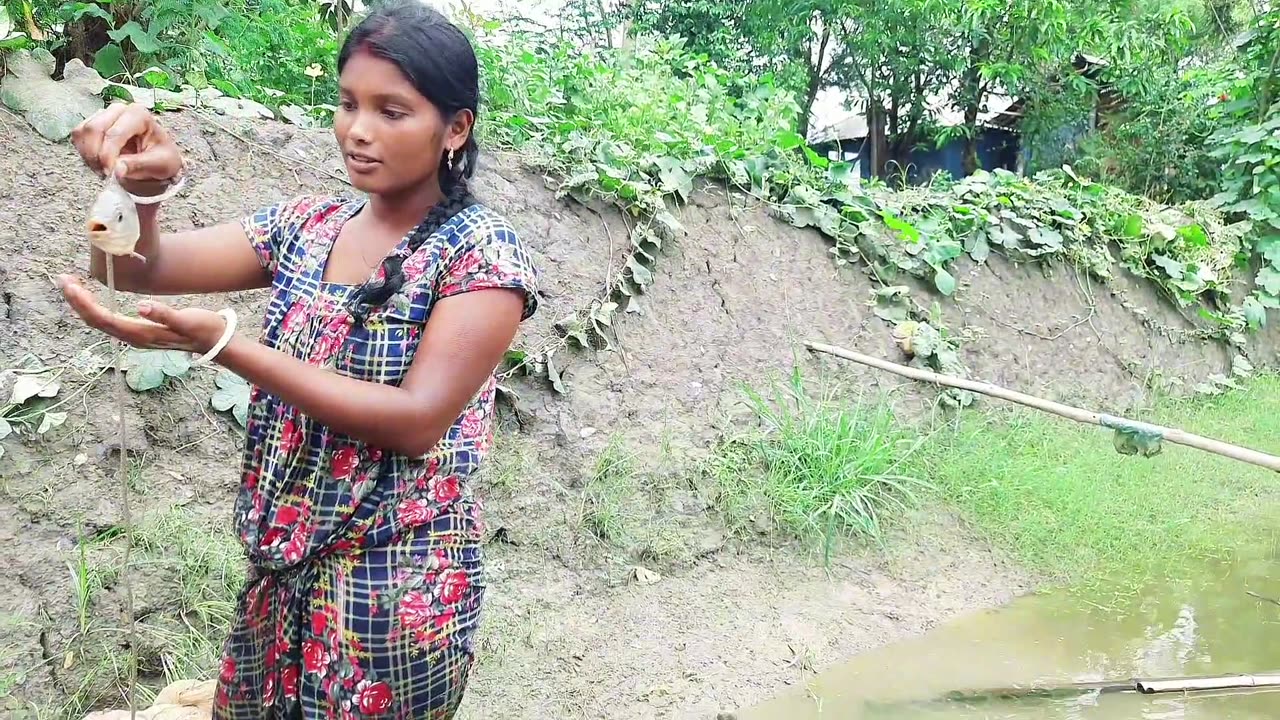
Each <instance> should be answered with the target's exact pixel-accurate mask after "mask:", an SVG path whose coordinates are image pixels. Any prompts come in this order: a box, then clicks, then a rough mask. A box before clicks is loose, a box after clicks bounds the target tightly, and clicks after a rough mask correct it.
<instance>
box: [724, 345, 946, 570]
mask: <svg viewBox="0 0 1280 720" xmlns="http://www.w3.org/2000/svg"><path fill="white" fill-rule="evenodd" d="M744 390H745V394H746V397H747V403H748V405H749V406H750V408H751V409H752V411H753V412H754V413H755V415H756V417H757V418H758V419H759V421H760V427H759V428H758V429H752V430H749V431H747V432H745V433H743V434H742V435H741V436H739V437H737V438H734V439H732V440H731V441H730V442H728V443H726V444H725V445H723V446H722V447H721V449H720V451H719V452H718V453H717V454H716V457H715V458H714V460H713V461H712V470H711V471H712V475H713V479H714V480H715V482H716V484H717V486H718V489H719V497H718V499H717V502H718V505H719V507H720V509H721V510H722V512H723V513H724V515H725V517H726V519H727V520H728V522H729V524H730V526H731V527H733V528H735V529H738V530H742V529H746V528H749V527H751V526H755V527H760V525H761V524H762V523H761V521H762V520H763V521H765V522H767V523H768V524H769V525H770V526H772V527H773V528H774V529H780V530H782V531H783V532H784V533H785V534H787V535H790V536H793V537H796V538H799V539H802V540H817V541H819V542H821V544H822V546H823V548H824V551H825V552H828V553H829V552H830V551H831V549H832V548H833V547H834V545H835V544H836V543H837V542H838V541H839V540H842V539H850V538H858V539H863V540H871V541H874V542H879V541H881V540H882V539H883V531H884V529H885V527H886V525H887V524H888V523H889V522H891V521H892V520H894V519H896V518H898V517H900V516H901V515H902V514H904V513H905V512H906V511H907V510H908V508H909V507H910V506H911V505H912V504H913V503H914V502H915V501H916V500H917V498H918V495H919V493H920V491H921V490H923V489H926V488H927V485H926V483H924V482H923V481H922V480H920V479H918V478H916V477H912V476H911V475H910V474H908V473H905V472H904V471H903V467H904V461H906V460H908V459H909V458H910V457H911V454H912V451H913V450H914V448H915V446H916V445H917V444H918V441H916V440H913V439H912V436H911V434H910V433H908V432H907V431H906V430H905V428H903V427H902V426H901V425H900V424H899V423H898V422H897V421H896V420H895V418H894V416H893V414H892V412H891V411H890V409H889V407H888V405H887V404H885V403H881V402H869V403H862V402H858V401H843V400H840V401H838V400H836V397H837V393H836V392H835V391H832V390H830V389H827V388H823V390H822V392H820V393H817V396H816V397H815V393H813V392H811V391H810V389H809V387H808V384H807V383H806V382H805V380H804V378H803V377H802V375H801V373H800V372H799V371H798V369H797V370H794V371H793V372H792V373H791V375H790V376H789V378H788V379H787V381H786V382H774V383H772V387H771V393H770V396H768V397H766V396H765V395H764V394H763V393H762V392H760V391H758V390H756V389H754V388H751V387H746V388H744Z"/></svg>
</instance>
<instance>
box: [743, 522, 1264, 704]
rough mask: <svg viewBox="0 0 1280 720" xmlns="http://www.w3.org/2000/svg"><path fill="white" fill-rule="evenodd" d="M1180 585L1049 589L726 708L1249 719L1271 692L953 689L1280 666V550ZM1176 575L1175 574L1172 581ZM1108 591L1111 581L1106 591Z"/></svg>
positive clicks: (1215, 568) (1212, 569)
mask: <svg viewBox="0 0 1280 720" xmlns="http://www.w3.org/2000/svg"><path fill="white" fill-rule="evenodd" d="M1196 575H1197V577H1196V579H1195V580H1192V581H1181V582H1176V583H1175V582H1161V583H1153V584H1149V585H1147V586H1145V587H1143V588H1141V589H1136V590H1130V591H1127V592H1123V593H1122V592H1119V591H1118V590H1115V589H1114V588H1113V589H1111V590H1102V591H1099V590H1095V591H1092V592H1090V593H1088V594H1079V593H1076V594H1068V593H1065V592H1063V593H1048V594H1041V595H1029V596H1026V597H1023V598H1020V599H1018V600H1016V601H1014V602H1013V603H1011V604H1009V605H1008V606H1006V607H1003V608H999V609H996V610H992V611H989V612H983V613H977V614H972V615H967V616H964V617H961V618H959V619H957V620H955V621H954V622H951V623H949V624H947V625H943V626H940V627H938V628H935V629H934V630H932V631H930V632H928V633H926V634H923V635H921V636H919V637H916V638H914V639H911V640H908V641H904V642H900V643H896V644H893V645H890V646H886V647H883V648H880V649H878V650H874V651H871V652H868V653H866V654H864V655H860V656H858V657H855V658H853V659H852V660H850V661H849V662H847V663H845V664H843V665H840V666H837V667H834V668H832V669H830V670H828V671H826V672H824V673H821V674H818V675H815V676H813V677H812V678H810V679H809V681H807V682H803V683H797V684H796V685H795V686H793V687H792V688H791V689H790V690H789V691H788V692H786V693H785V694H783V695H781V696H779V697H777V698H774V699H772V700H770V701H767V702H765V703H763V704H761V705H759V706H757V707H754V708H749V709H745V710H740V711H738V712H736V713H734V715H733V717H734V718H736V719H737V720H809V719H811V718H823V719H824V720H979V719H981V720H1029V719H1030V718H1036V719H1037V720H1122V719H1123V720H1209V719H1211V718H1212V720H1262V719H1263V718H1268V719H1274V718H1280V688H1275V689H1271V690H1257V689H1255V690H1251V691H1233V692H1224V691H1214V692H1211V693H1185V694H1184V693H1177V692H1174V693H1168V694H1152V695H1143V694H1138V693H1134V692H1121V693H1099V692H1097V691H1096V690H1095V691H1091V692H1079V693H1077V692H1071V693H1067V694H1064V695H1060V696H1054V697H1032V698H1028V697H1019V698H1005V699H1001V698H998V697H992V696H989V695H988V696H986V697H984V698H982V699H980V700H979V699H974V697H973V696H972V695H968V696H967V697H966V698H964V699H961V700H956V699H954V697H952V698H948V697H947V696H948V695H949V694H951V693H954V692H955V691H963V692H970V691H980V690H982V689H988V688H1012V687H1022V688H1027V687H1031V686H1035V687H1045V686H1060V685H1065V684H1072V683H1082V682H1100V681H1113V680H1116V681H1121V682H1124V681H1128V680H1130V679H1132V678H1154V677H1186V676H1203V675H1225V674H1235V673H1244V674H1276V673H1280V605H1276V604H1274V603H1273V602H1271V601H1268V600H1265V599H1259V598H1257V597H1254V596H1252V595H1250V592H1252V593H1255V594H1256V595H1259V596H1262V597H1263V598H1280V548H1278V547H1276V546H1275V545H1274V544H1268V545H1266V546H1264V547H1259V548H1255V549H1254V550H1252V551H1251V552H1250V553H1249V555H1248V556H1247V557H1241V558H1238V559H1236V560H1235V561H1233V562H1230V563H1216V564H1213V565H1205V566H1204V567H1203V569H1202V572H1199V573H1196ZM1184 577H1185V575H1184ZM1116 587H1119V586H1116Z"/></svg>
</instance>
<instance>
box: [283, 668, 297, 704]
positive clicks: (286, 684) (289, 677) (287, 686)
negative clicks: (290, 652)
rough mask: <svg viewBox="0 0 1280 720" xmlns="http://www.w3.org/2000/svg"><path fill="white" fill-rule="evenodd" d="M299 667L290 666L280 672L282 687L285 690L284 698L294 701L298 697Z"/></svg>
mask: <svg viewBox="0 0 1280 720" xmlns="http://www.w3.org/2000/svg"><path fill="white" fill-rule="evenodd" d="M298 675H299V673H298V666H297V665H289V666H287V667H286V668H285V669H284V670H281V671H280V687H281V688H283V689H284V696H285V697H287V698H289V699H290V700H292V699H293V698H296V697H298Z"/></svg>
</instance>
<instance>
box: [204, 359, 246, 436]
mask: <svg viewBox="0 0 1280 720" xmlns="http://www.w3.org/2000/svg"><path fill="white" fill-rule="evenodd" d="M213 382H214V384H215V385H217V389H216V390H214V391H213V395H212V396H211V397H210V398H209V404H210V405H212V406H213V409H214V410H217V411H219V412H226V411H228V410H230V411H231V415H232V416H233V417H234V418H235V419H236V422H238V423H240V426H241V427H245V426H246V425H248V423H249V395H250V391H251V387H250V386H249V383H248V382H247V381H246V380H245V379H244V378H242V377H240V376H239V375H237V374H235V373H233V372H231V371H230V370H225V369H224V370H220V371H218V376H217V377H216V378H214V381H213Z"/></svg>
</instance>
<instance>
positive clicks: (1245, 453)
mask: <svg viewBox="0 0 1280 720" xmlns="http://www.w3.org/2000/svg"><path fill="white" fill-rule="evenodd" d="M805 347H807V348H808V349H809V350H812V351H814V352H820V353H826V354H828V355H834V356H835V357H838V358H843V359H845V360H851V361H853V362H856V363H859V364H861V365H867V366H869V367H873V368H877V369H879V370H884V371H885V372H891V373H893V374H895V375H901V376H902V377H905V378H911V379H912V380H919V381H921V382H928V383H933V384H935V385H944V386H947V387H953V388H958V389H961V390H968V391H970V392H975V393H979V394H981V395H988V396H990V397H995V398H1000V399H1001V400H1008V401H1009V402H1013V403H1017V404H1019V405H1025V406H1027V407H1030V408H1035V409H1036V410H1041V411H1043V412H1047V413H1051V414H1053V415H1058V416H1060V417H1064V418H1067V419H1069V420H1075V421H1076V422H1080V423H1085V424H1086V425H1098V426H1101V427H1105V428H1111V429H1125V430H1137V431H1141V432H1143V433H1149V434H1154V435H1158V436H1159V437H1161V438H1163V439H1164V440H1168V441H1169V442H1171V443H1175V444H1178V445H1186V446H1187V447H1193V448H1196V449H1198V450H1203V451H1205V452H1210V453H1213V454H1215V455H1221V456H1223V457H1228V458H1231V459H1233V460H1239V461H1241V462H1246V463H1249V464H1251V465H1257V466H1259V467H1264V468H1267V469H1268V470H1273V471H1275V472H1280V457H1276V456H1275V455H1268V454H1267V453H1264V452H1259V451H1257V450H1251V449H1249V448H1245V447H1240V446H1238V445H1232V444H1230V443H1225V442H1222V441H1221V440H1214V439H1213V438H1207V437H1202V436H1200V435H1194V434H1192V433H1189V432H1184V431H1182V430H1179V429H1177V428H1167V427H1162V426H1160V425H1151V424H1148V423H1144V422H1138V421H1135V420H1128V419H1126V418H1121V417H1115V416H1113V415H1105V414H1102V413H1095V412H1090V411H1088V410H1081V409H1080V408H1075V407H1071V406H1070V405H1063V404H1062V403H1058V402H1054V401H1052V400H1045V399H1044V398H1038V397H1035V396H1033V395H1027V394H1025V393H1020V392H1017V391H1016V390H1008V389H1006V388H1002V387H999V386H997V385H992V384H991V383H985V382H978V381H976V380H966V379H964V378H957V377H953V376H950V375H942V374H939V373H935V372H932V371H930V370H922V369H920V368H913V367H908V366H906V365H899V364H898V363H894V362H890V361H888V360H882V359H880V358H876V357H871V356H870V355H863V354H862V353H858V352H854V351H852V350H846V349H844V348H840V347H836V346H834V345H825V344H823V343H816V342H806V343H805Z"/></svg>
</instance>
